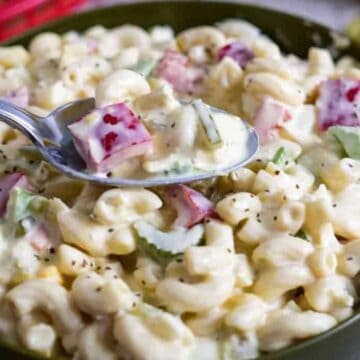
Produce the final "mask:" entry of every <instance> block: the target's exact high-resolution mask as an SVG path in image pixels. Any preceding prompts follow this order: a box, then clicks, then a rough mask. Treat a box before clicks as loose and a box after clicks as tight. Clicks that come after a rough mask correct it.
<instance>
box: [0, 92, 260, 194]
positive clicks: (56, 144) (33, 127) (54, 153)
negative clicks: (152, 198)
mask: <svg viewBox="0 0 360 360" xmlns="http://www.w3.org/2000/svg"><path fill="white" fill-rule="evenodd" d="M94 107H95V100H94V99H92V98H90V99H85V100H78V101H74V102H71V103H68V104H65V105H63V106H61V107H59V108H57V109H56V110H54V111H53V112H51V113H50V114H49V115H48V116H46V117H39V116H37V115H34V114H31V113H30V112H28V111H26V110H24V109H21V108H19V107H17V106H15V105H13V104H11V103H9V102H6V101H3V100H0V120H2V121H4V122H5V123H7V124H8V125H9V126H11V127H14V128H16V129H17V130H19V131H21V132H22V133H23V134H24V135H25V136H26V137H28V138H29V140H30V141H31V142H32V143H33V144H34V145H35V147H36V148H37V150H38V151H39V152H40V153H41V155H42V156H43V157H44V158H45V159H46V160H47V161H48V162H49V163H50V164H51V165H52V166H54V167H55V168H56V169H57V170H59V171H60V172H61V173H64V174H66V175H68V176H70V177H72V178H77V179H80V180H84V181H89V182H92V183H98V184H103V185H109V186H144V187H151V186H159V185H169V184H178V183H188V182H192V181H199V180H205V179H209V178H212V177H215V176H219V175H223V174H226V173H229V172H231V171H234V170H236V169H238V168H240V167H242V166H244V165H245V164H246V163H248V162H249V161H250V160H251V159H252V158H253V156H254V155H255V153H256V152H257V150H258V148H259V140H258V137H257V135H256V133H255V130H254V129H253V128H251V127H250V126H246V129H248V133H249V134H248V135H249V136H248V141H247V144H246V149H247V152H246V156H245V157H244V158H243V159H241V160H240V161H239V162H237V163H236V164H233V165H231V166H228V167H226V168H223V169H217V170H215V171H209V172H204V173H199V174H195V175H194V174H191V173H189V174H188V175H186V174H185V175H181V176H175V177H164V178H159V177H156V178H154V179H123V178H116V177H110V178H107V177H102V176H99V175H96V174H95V175H92V174H89V173H87V172H86V167H85V163H84V161H83V160H82V158H81V157H80V155H79V154H78V153H77V151H76V149H75V147H74V145H73V143H72V141H71V136H70V132H69V130H68V128H67V127H68V125H70V124H71V123H73V122H74V121H77V120H79V119H80V118H81V117H83V116H84V115H86V114H87V113H88V112H89V111H91V110H92V109H94ZM211 110H212V111H214V112H222V113H224V111H223V110H220V109H217V108H213V107H212V108H211Z"/></svg>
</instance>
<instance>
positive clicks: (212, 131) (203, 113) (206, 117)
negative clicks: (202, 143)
mask: <svg viewBox="0 0 360 360" xmlns="http://www.w3.org/2000/svg"><path fill="white" fill-rule="evenodd" d="M192 105H193V107H194V109H195V111H196V112H197V114H198V117H199V119H200V122H201V125H202V127H203V129H204V131H205V133H206V137H207V140H208V141H207V142H208V144H209V146H210V147H211V148H216V147H219V146H222V145H223V141H222V139H221V136H220V133H219V130H218V128H217V125H216V123H215V120H214V117H213V114H212V113H211V109H210V107H209V106H208V105H206V104H204V103H203V102H202V101H201V100H200V99H197V100H194V101H193V102H192Z"/></svg>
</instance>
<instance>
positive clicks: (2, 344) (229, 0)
mask: <svg viewBox="0 0 360 360" xmlns="http://www.w3.org/2000/svg"><path fill="white" fill-rule="evenodd" d="M184 3H192V4H198V5H199V4H201V5H202V6H206V5H213V4H217V5H224V6H227V5H232V6H236V7H239V8H244V9H246V8H247V9H249V10H250V9H254V10H259V11H265V12H268V13H269V15H271V14H281V15H284V16H286V17H288V18H290V19H291V20H293V21H296V22H303V23H304V24H305V23H306V24H308V25H309V26H315V27H316V28H317V29H322V30H324V31H325V32H327V33H329V34H340V35H342V36H343V35H344V34H343V33H341V32H339V31H338V30H336V29H332V28H330V27H328V26H326V25H324V24H321V23H318V22H316V21H314V20H309V19H307V18H305V17H302V16H297V15H296V14H293V13H288V12H286V11H282V10H277V9H273V8H271V7H269V6H266V5H265V6H261V5H258V4H251V3H248V2H246V3H242V2H241V3H240V2H237V1H236V0H174V1H172V0H151V1H144V0H140V1H137V0H135V1H131V0H130V1H125V2H123V3H117V4H112V5H110V6H101V7H99V8H90V9H86V10H84V11H80V12H78V13H75V14H71V15H66V16H64V17H62V18H61V19H57V20H54V21H50V22H47V23H45V24H42V25H39V26H36V27H34V28H32V29H30V30H28V31H26V32H24V33H21V34H19V35H16V36H14V37H12V38H10V39H7V40H5V41H3V42H0V46H11V45H17V44H20V43H22V42H24V40H25V42H26V43H27V42H28V41H29V39H31V38H32V37H33V36H35V35H36V34H38V33H41V32H43V31H55V32H57V31H56V30H53V29H54V27H57V26H59V25H62V24H66V23H68V22H74V21H75V20H77V19H79V18H83V17H84V18H87V17H91V16H93V15H95V14H99V13H102V12H104V13H105V12H108V11H111V10H112V9H114V10H115V9H119V8H124V7H131V8H134V11H135V9H136V8H141V7H144V6H151V5H152V4H156V5H158V6H159V5H164V6H166V5H172V6H175V4H184ZM234 18H235V17H234ZM96 24H97V23H96V22H95V23H94V25H96ZM100 25H101V23H100ZM119 25H121V23H120V24H119ZM169 25H170V26H171V24H169ZM199 25H202V24H199ZM73 30H74V31H82V30H79V29H76V28H74V29H73ZM260 30H261V31H263V30H262V29H261V28H260ZM264 33H265V34H266V32H265V31H264ZM347 38H348V37H347ZM348 39H349V38H348ZM349 43H350V44H354V43H353V41H352V40H351V39H349ZM359 320H360V309H357V308H355V312H354V314H353V315H352V316H351V317H349V318H347V319H345V320H343V321H341V322H339V323H338V324H337V325H336V326H334V327H332V328H331V329H329V330H327V331H325V332H323V333H320V334H319V335H316V336H313V337H311V338H308V339H304V340H300V341H299V342H295V343H293V344H292V345H289V346H287V347H285V348H282V349H279V350H276V351H272V352H266V353H265V352H264V353H260V356H258V357H257V358H256V359H254V360H276V359H280V358H282V357H283V356H287V355H290V354H291V353H293V352H299V351H301V350H303V349H305V348H309V347H311V346H312V345H314V344H315V343H319V342H324V341H325V340H326V339H327V338H329V337H331V336H333V335H336V334H337V333H339V332H341V331H343V330H344V329H346V328H347V327H349V326H350V325H353V324H354V323H356V322H358V321H359ZM0 348H7V349H9V350H11V351H14V352H16V353H17V354H23V355H24V356H30V357H31V358H33V359H46V357H42V356H41V355H39V354H37V353H33V352H32V351H30V350H27V349H22V348H21V344H20V346H19V345H18V344H12V343H9V342H8V341H6V338H0ZM52 359H54V360H64V359H67V357H66V358H64V357H62V356H58V357H55V358H52Z"/></svg>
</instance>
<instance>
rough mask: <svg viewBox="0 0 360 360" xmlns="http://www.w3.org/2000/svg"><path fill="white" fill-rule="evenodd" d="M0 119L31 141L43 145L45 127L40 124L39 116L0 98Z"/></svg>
mask: <svg viewBox="0 0 360 360" xmlns="http://www.w3.org/2000/svg"><path fill="white" fill-rule="evenodd" d="M0 120H2V121H4V122H5V123H6V124H8V125H9V126H11V127H13V128H15V129H17V130H19V131H21V132H22V133H23V134H24V135H25V136H26V137H28V138H29V139H30V140H31V141H32V142H35V143H36V144H38V145H40V146H42V147H44V141H43V139H44V138H46V137H47V136H46V129H45V128H44V127H42V126H41V118H40V117H38V116H36V115H34V114H31V113H29V112H28V111H26V110H24V109H21V108H19V107H18V106H16V105H13V104H11V103H9V102H7V101H3V100H0Z"/></svg>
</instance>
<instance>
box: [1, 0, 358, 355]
mask: <svg viewBox="0 0 360 360" xmlns="http://www.w3.org/2000/svg"><path fill="white" fill-rule="evenodd" d="M225 18H242V19H245V20H247V21H249V22H251V23H253V24H255V25H256V26H258V27H259V28H260V29H261V30H262V31H263V32H264V33H266V34H267V35H268V36H270V37H271V38H273V39H274V40H275V41H276V42H277V43H278V44H279V45H280V46H281V48H282V50H283V51H284V52H291V53H294V54H296V55H298V56H300V57H305V56H306V55H307V51H308V49H309V48H310V47H311V46H320V47H326V48H329V49H330V50H331V52H332V54H333V55H334V56H335V57H338V56H341V55H344V54H348V55H352V56H354V57H356V58H359V59H360V47H358V46H356V45H355V44H353V43H352V44H350V46H349V47H347V48H346V49H343V50H339V49H336V48H335V47H334V45H333V33H332V31H331V30H330V29H328V28H326V27H324V26H322V25H319V24H316V23H313V22H311V21H308V20H305V19H301V18H299V17H296V16H293V15H288V14H284V13H281V12H278V11H272V10H269V9H264V8H260V7H255V6H250V5H240V4H235V3H231V2H220V1H167V2H166V1H161V2H146V3H136V4H124V5H118V6H114V7H108V8H102V9H97V10H93V11H89V12H85V13H81V14H78V15H75V16H70V17H66V18H64V19H62V20H60V21H57V22H53V23H50V24H47V25H45V26H41V27H38V28H35V29H33V30H31V31H29V32H27V33H25V34H23V35H21V36H18V37H16V38H14V39H11V40H10V41H7V42H6V43H4V44H5V45H12V44H24V45H27V44H28V43H29V41H30V40H31V38H32V37H33V36H34V35H36V34H38V33H40V32H42V31H54V32H58V33H63V32H65V31H68V30H78V31H81V30H85V29H86V28H88V27H90V26H93V25H95V24H102V25H104V26H106V27H113V26H117V25H119V24H123V23H132V24H137V25H140V26H142V27H145V28H149V27H151V26H153V25H156V24H169V25H171V26H172V27H173V28H174V29H175V30H176V31H180V30H183V29H185V28H189V27H192V26H197V25H202V24H213V23H215V22H217V21H219V20H222V19H225ZM359 317H360V315H359V309H356V312H355V315H354V316H352V317H351V318H350V319H348V320H346V321H344V322H343V323H341V324H340V325H338V326H336V327H335V328H333V329H331V330H329V331H327V332H325V333H323V334H321V335H319V336H316V337H314V338H312V339H310V340H307V341H303V342H299V343H298V344H295V345H293V346H291V347H289V348H287V349H284V350H281V351H278V352H274V353H270V354H266V355H263V356H261V358H260V359H261V360H270V359H286V360H305V359H306V360H325V359H326V360H358V359H360V342H359V343H358V336H359V334H360V321H359ZM29 357H32V358H39V357H38V356H36V355H33V354H29V352H27V351H24V350H23V349H19V348H16V347H9V345H6V344H5V343H4V344H3V348H1V349H0V358H1V359H12V360H20V359H28V358H29ZM99 360H101V359H99ZM164 360H166V358H164ZM194 360H196V359H194Z"/></svg>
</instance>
